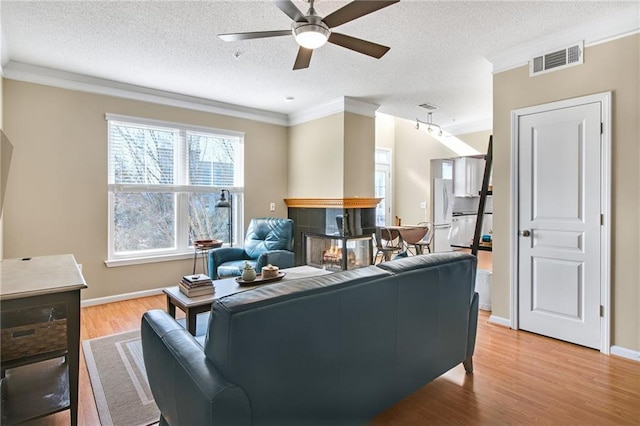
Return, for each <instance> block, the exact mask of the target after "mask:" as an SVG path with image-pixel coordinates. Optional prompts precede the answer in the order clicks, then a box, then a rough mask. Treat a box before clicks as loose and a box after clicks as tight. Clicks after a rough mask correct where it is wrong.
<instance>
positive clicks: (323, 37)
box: [218, 0, 400, 70]
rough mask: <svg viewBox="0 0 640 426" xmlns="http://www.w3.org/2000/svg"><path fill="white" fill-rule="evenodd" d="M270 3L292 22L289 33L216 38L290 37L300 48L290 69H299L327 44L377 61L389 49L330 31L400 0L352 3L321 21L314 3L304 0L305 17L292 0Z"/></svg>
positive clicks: (262, 33)
mask: <svg viewBox="0 0 640 426" xmlns="http://www.w3.org/2000/svg"><path fill="white" fill-rule="evenodd" d="M271 1H272V2H273V4H275V5H276V7H277V8H278V9H280V10H281V11H283V12H284V13H285V14H286V15H287V16H288V17H289V18H291V19H292V20H293V22H292V23H291V29H290V30H279V31H256V32H247V33H229V34H218V37H220V38H221V39H222V40H224V41H237V40H249V39H253V38H265V37H279V36H287V35H293V37H294V38H295V39H296V42H297V43H298V44H299V45H300V48H299V49H298V56H297V57H296V61H295V63H294V64H293V69H294V70H299V69H303V68H308V67H309V63H310V62H311V54H312V53H313V49H316V48H318V47H320V46H322V45H324V44H325V43H326V42H327V41H328V42H329V43H333V44H337V45H338V46H342V47H345V48H347V49H351V50H354V51H356V52H360V53H363V54H365V55H369V56H372V57H374V58H377V59H380V58H381V57H382V56H383V55H384V54H385V53H387V52H388V51H389V49H390V48H389V47H387V46H383V45H381V44H377V43H373V42H370V41H366V40H361V39H359V38H355V37H351V36H348V35H345V34H340V33H335V32H333V31H331V29H332V28H335V27H337V26H340V25H342V24H345V23H347V22H349V21H353V20H354V19H357V18H360V17H362V16H364V15H367V14H369V13H372V12H375V11H377V10H380V9H383V8H385V7H387V6H391V5H392V4H394V3H398V2H399V1H400V0H389V1H383V0H375V1H371V0H355V1H352V2H351V3H349V4H347V5H345V6H343V7H341V8H340V9H338V10H336V11H335V12H332V13H331V14H329V15H327V16H325V17H324V18H322V17H321V16H319V15H318V14H317V13H316V11H315V9H314V8H313V2H314V0H305V1H307V2H308V3H309V11H308V12H307V14H306V15H303V14H302V12H301V11H300V9H298V8H297V7H296V5H295V4H293V2H292V1H291V0H271Z"/></svg>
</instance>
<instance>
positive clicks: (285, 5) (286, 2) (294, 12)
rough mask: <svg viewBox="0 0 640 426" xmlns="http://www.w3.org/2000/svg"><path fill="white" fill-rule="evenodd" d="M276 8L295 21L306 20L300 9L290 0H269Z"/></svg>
mask: <svg viewBox="0 0 640 426" xmlns="http://www.w3.org/2000/svg"><path fill="white" fill-rule="evenodd" d="M271 1H272V3H273V4H275V5H276V7H277V8H278V9H280V10H281V11H283V12H284V13H285V14H286V15H287V16H288V17H289V18H291V19H293V20H294V21H296V22H307V18H305V17H304V14H303V13H302V12H300V9H298V8H297V7H296V5H295V4H293V3H292V2H291V0H271Z"/></svg>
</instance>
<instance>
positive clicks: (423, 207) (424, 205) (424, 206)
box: [420, 201, 427, 209]
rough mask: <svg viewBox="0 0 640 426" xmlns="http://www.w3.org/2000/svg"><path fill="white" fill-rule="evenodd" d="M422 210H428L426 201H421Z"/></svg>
mask: <svg viewBox="0 0 640 426" xmlns="http://www.w3.org/2000/svg"><path fill="white" fill-rule="evenodd" d="M420 208H421V209H426V208H427V202H426V201H421V202H420Z"/></svg>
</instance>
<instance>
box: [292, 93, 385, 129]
mask: <svg viewBox="0 0 640 426" xmlns="http://www.w3.org/2000/svg"><path fill="white" fill-rule="evenodd" d="M379 107H380V105H377V104H370V103H368V102H364V101H361V100H358V99H355V98H352V97H350V96H343V97H341V98H338V99H334V100H332V101H329V102H326V103H324V104H320V105H316V106H314V107H312V108H308V109H305V110H301V111H297V112H294V113H291V114H289V126H295V125H298V124H302V123H306V122H307V121H312V120H317V119H319V118H323V117H328V116H330V115H333V114H338V113H341V112H351V113H354V114H358V115H364V116H366V117H375V113H376V110H377V109H378V108H379Z"/></svg>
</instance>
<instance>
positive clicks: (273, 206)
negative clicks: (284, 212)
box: [269, 203, 276, 212]
mask: <svg viewBox="0 0 640 426" xmlns="http://www.w3.org/2000/svg"><path fill="white" fill-rule="evenodd" d="M269 211H270V212H275V211H276V203H271V204H269Z"/></svg>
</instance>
